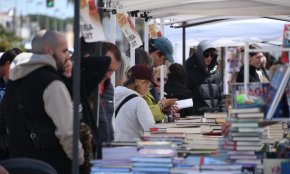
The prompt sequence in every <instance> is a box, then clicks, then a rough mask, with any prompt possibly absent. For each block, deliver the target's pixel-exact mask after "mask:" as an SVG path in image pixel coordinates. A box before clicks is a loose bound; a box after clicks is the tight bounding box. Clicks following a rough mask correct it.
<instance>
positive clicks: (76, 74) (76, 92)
mask: <svg viewBox="0 0 290 174" xmlns="http://www.w3.org/2000/svg"><path fill="white" fill-rule="evenodd" d="M79 4H80V0H75V1H74V53H75V56H74V57H73V60H74V68H73V79H74V80H73V100H74V102H73V109H74V123H73V163H72V164H73V165H72V173H73V174H79V164H78V163H79V161H78V142H79V129H80V125H79V124H80V123H79V114H78V108H79V103H80V57H81V55H80V42H79V33H80V9H79Z"/></svg>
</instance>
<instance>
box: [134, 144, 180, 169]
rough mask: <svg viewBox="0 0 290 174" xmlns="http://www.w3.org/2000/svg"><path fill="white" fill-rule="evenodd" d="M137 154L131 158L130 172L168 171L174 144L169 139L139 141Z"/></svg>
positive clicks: (174, 152) (173, 154) (171, 163)
mask: <svg viewBox="0 0 290 174" xmlns="http://www.w3.org/2000/svg"><path fill="white" fill-rule="evenodd" d="M137 148H138V149H139V150H138V154H137V156H135V157H133V158H131V160H132V172H133V173H134V172H142V173H143V172H144V173H169V171H170V169H171V168H172V167H173V158H174V157H175V156H176V150H175V148H176V146H175V144H174V143H171V142H169V141H139V142H137Z"/></svg>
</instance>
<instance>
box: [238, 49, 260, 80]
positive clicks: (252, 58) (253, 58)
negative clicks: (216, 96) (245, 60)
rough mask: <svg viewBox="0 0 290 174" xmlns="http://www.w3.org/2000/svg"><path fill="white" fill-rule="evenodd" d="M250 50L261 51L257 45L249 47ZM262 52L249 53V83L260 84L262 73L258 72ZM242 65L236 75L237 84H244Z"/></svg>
mask: <svg viewBox="0 0 290 174" xmlns="http://www.w3.org/2000/svg"><path fill="white" fill-rule="evenodd" d="M249 48H250V49H261V47H260V46H259V45H257V44H251V45H249ZM263 57H264V54H263V53H262V52H249V82H262V76H264V75H263V73H264V72H262V71H260V69H261V66H262V58H263ZM244 80H245V79H244V65H243V66H241V68H240V71H239V72H238V75H237V82H244Z"/></svg>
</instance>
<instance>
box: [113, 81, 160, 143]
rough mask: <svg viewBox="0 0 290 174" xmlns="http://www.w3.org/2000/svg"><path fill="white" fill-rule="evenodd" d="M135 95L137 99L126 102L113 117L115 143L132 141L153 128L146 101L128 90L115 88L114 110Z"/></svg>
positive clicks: (152, 119) (120, 87) (152, 120)
mask: <svg viewBox="0 0 290 174" xmlns="http://www.w3.org/2000/svg"><path fill="white" fill-rule="evenodd" d="M131 94H137V95H138V96H137V97H134V98H132V99H131V100H128V101H127V102H126V103H125V104H124V105H123V106H122V107H121V108H120V110H119V113H118V115H116V116H115V117H116V118H115V126H114V128H115V130H114V131H115V141H134V140H136V139H139V138H140V137H141V136H143V135H144V131H149V129H150V128H152V127H154V123H155V122H154V118H153V115H152V113H151V110H150V108H149V106H148V105H147V103H146V101H145V100H144V99H143V98H142V96H140V94H138V93H137V92H136V91H133V90H131V89H129V88H126V87H123V86H118V87H116V88H115V103H116V105H115V110H116V108H118V106H119V105H120V103H121V102H122V101H123V100H124V99H125V98H126V97H127V96H129V95H131Z"/></svg>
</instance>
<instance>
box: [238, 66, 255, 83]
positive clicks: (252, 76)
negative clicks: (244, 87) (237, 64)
mask: <svg viewBox="0 0 290 174" xmlns="http://www.w3.org/2000/svg"><path fill="white" fill-rule="evenodd" d="M256 70H257V69H256V67H254V66H252V65H249V82H260V79H259V75H258V73H257V71H256ZM244 72H245V71H244V65H243V66H241V68H240V71H239V72H238V75H237V82H244Z"/></svg>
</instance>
